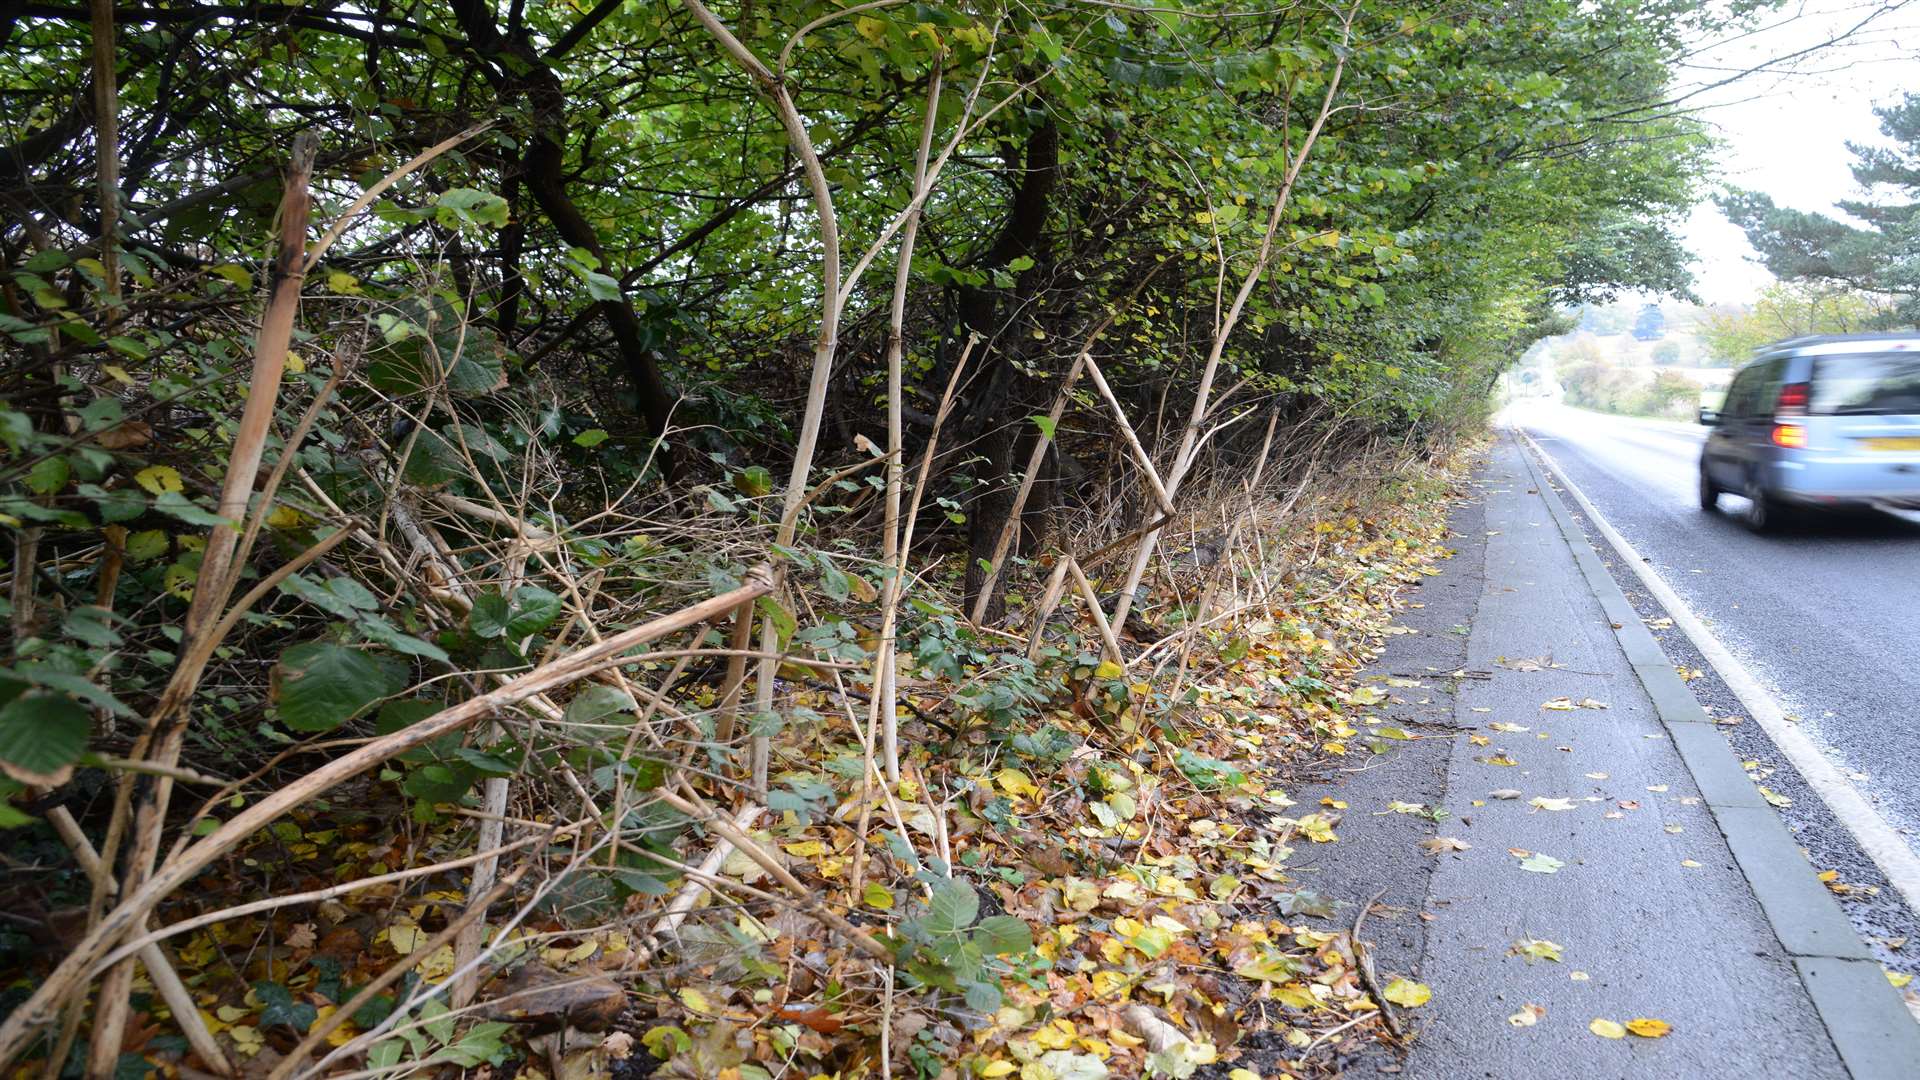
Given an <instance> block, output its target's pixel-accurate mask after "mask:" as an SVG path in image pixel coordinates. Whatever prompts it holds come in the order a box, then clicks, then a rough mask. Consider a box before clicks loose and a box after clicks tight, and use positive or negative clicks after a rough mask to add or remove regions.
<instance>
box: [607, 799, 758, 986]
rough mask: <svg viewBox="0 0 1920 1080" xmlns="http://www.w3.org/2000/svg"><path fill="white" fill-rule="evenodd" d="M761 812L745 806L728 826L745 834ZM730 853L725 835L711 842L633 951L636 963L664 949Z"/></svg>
mask: <svg viewBox="0 0 1920 1080" xmlns="http://www.w3.org/2000/svg"><path fill="white" fill-rule="evenodd" d="M763 812H764V811H763V810H762V808H761V807H760V806H758V805H755V804H752V803H749V804H747V805H746V806H743V807H741V808H740V809H739V810H737V811H735V812H734V815H733V821H732V825H733V827H734V828H735V829H738V830H740V831H741V832H746V831H747V830H748V829H751V828H753V823H754V821H755V820H756V819H758V818H759V817H760V815H761V814H762V813H763ZM733 851H734V847H733V841H731V840H729V839H727V838H726V837H725V836H722V837H720V838H719V839H718V840H715V841H714V844H713V850H712V851H709V852H707V857H706V858H704V859H702V860H700V864H699V866H697V867H695V868H694V870H693V872H692V873H690V874H688V875H687V883H686V885H684V886H682V887H681V889H680V892H679V893H678V894H676V895H675V896H674V898H673V900H672V901H671V902H670V903H668V904H667V910H666V912H665V913H664V914H662V915H661V916H660V918H659V920H658V921H657V922H655V923H654V924H653V929H652V930H650V931H648V932H647V937H646V940H644V941H642V942H641V943H640V946H639V948H638V949H637V950H636V955H637V957H638V959H637V961H636V962H638V963H645V962H646V961H647V960H649V959H651V958H652V957H653V956H654V954H655V953H657V952H659V951H660V950H661V949H662V948H665V947H666V939H667V938H669V937H672V936H673V933H674V931H676V930H678V929H680V924H681V923H683V922H686V921H687V916H688V915H689V914H690V913H691V912H692V911H693V905H695V904H697V903H699V902H700V896H701V894H702V893H707V892H711V891H713V886H712V884H710V882H711V880H712V879H713V878H714V877H716V876H717V875H718V874H719V873H720V868H721V867H722V866H724V865H726V862H727V859H728V858H729V857H730V856H732V855H733Z"/></svg>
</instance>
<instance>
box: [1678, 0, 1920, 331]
mask: <svg viewBox="0 0 1920 1080" xmlns="http://www.w3.org/2000/svg"><path fill="white" fill-rule="evenodd" d="M1863 21H1865V22H1866V27H1865V29H1863V30H1861V31H1859V32H1857V33H1855V34H1854V35H1853V36H1852V37H1851V38H1850V39H1849V41H1848V42H1847V43H1846V44H1843V45H1836V46H1833V47H1831V48H1827V49H1823V50H1820V51H1819V52H1817V53H1815V54H1813V55H1811V56H1809V57H1805V58H1801V59H1797V60H1793V61H1790V62H1788V63H1785V64H1782V65H1780V67H1781V69H1782V70H1779V71H1778V72H1777V73H1768V74H1761V75H1754V76H1750V77H1748V78H1744V79H1741V80H1739V81H1738V82H1735V83H1733V84H1731V85H1728V86H1725V87H1721V88H1718V89H1714V90H1709V91H1707V92H1706V93H1705V94H1702V95H1701V96H1700V98H1698V99H1696V100H1698V101H1703V102H1706V103H1707V104H1708V105H1709V108H1707V109H1706V110H1705V111H1704V112H1703V113H1701V118H1702V119H1703V120H1705V121H1706V122H1707V123H1708V124H1709V125H1711V127H1712V128H1713V130H1714V132H1715V133H1716V134H1717V135H1718V136H1719V137H1720V138H1721V139H1722V140H1723V142H1724V145H1723V146H1722V148H1721V150H1720V154H1719V161H1720V168H1721V174H1722V179H1723V181H1724V182H1725V183H1727V184H1730V185H1733V186H1737V187H1743V188H1750V189H1753V190H1758V191H1763V192H1766V193H1767V194H1769V195H1771V196H1773V198H1774V201H1775V202H1778V203H1780V204H1782V205H1785V206H1792V207H1795V208H1797V209H1801V210H1812V211H1820V212H1826V213H1833V212H1835V211H1834V205H1833V204H1834V203H1835V202H1836V201H1838V200H1841V199H1848V198H1854V197H1857V196H1858V195H1859V194H1860V191H1859V188H1858V187H1857V185H1855V184H1854V182H1853V175H1852V173H1850V172H1849V171H1848V166H1849V165H1850V164H1851V163H1852V161H1853V155H1852V154H1851V153H1849V152H1848V150H1847V145H1846V144H1847V143H1848V142H1849V141H1853V142H1879V141H1884V140H1883V137H1882V136H1881V135H1880V131H1879V126H1878V124H1877V122H1876V119H1875V117H1874V115H1873V112H1872V108H1873V106H1874V105H1877V104H1884V103H1887V102H1889V101H1892V100H1894V99H1897V98H1898V97H1899V96H1900V94H1901V93H1902V92H1903V91H1907V90H1920V0H1914V2H1906V3H1903V2H1900V0H1888V2H1879V3H1863V2H1861V0H1805V2H1799V3H1789V4H1787V5H1786V6H1785V7H1783V8H1782V9H1781V10H1780V11H1779V12H1778V13H1776V14H1774V15H1773V16H1771V17H1769V18H1767V19H1765V20H1764V22H1763V24H1762V25H1763V28H1762V29H1761V30H1760V31H1759V32H1757V33H1754V34H1751V35H1749V36H1746V37H1743V38H1740V39H1737V40H1724V41H1718V42H1713V43H1706V44H1707V46H1708V47H1705V48H1703V50H1702V51H1700V52H1698V53H1696V54H1695V55H1694V56H1693V57H1691V58H1690V65H1689V67H1688V68H1687V69H1685V70H1683V71H1682V73H1681V76H1682V80H1683V85H1682V88H1681V89H1682V91H1683V92H1684V91H1685V90H1686V89H1687V88H1688V87H1689V86H1691V87H1695V88H1697V87H1699V86H1701V85H1703V84H1708V83H1712V82H1717V81H1718V80H1720V79H1723V78H1725V77H1726V76H1727V75H1729V74H1731V73H1732V72H1733V71H1737V70H1741V69H1745V68H1750V67H1753V66H1755V65H1758V64H1761V63H1764V62H1767V61H1774V60H1778V59H1779V58H1782V57H1787V56H1790V55H1791V54H1794V53H1797V52H1800V51H1801V50H1804V49H1807V48H1809V47H1810V46H1813V45H1816V44H1818V43H1820V42H1823V41H1826V40H1828V39H1831V38H1833V37H1835V36H1837V35H1839V34H1841V33H1842V32H1843V31H1846V30H1847V29H1849V28H1852V27H1854V26H1856V25H1857V24H1860V23H1862V22H1863ZM1684 235H1685V239H1686V240H1687V242H1688V245H1689V247H1691V249H1692V250H1693V252H1694V254H1695V255H1697V256H1698V257H1699V262H1697V263H1696V264H1695V266H1694V272H1695V276H1696V278H1697V279H1698V284H1697V285H1696V286H1695V291H1696V292H1698V293H1699V294H1700V296H1701V299H1702V300H1704V301H1706V302H1707V303H1723V302H1724V303H1742V302H1745V301H1747V300H1750V299H1752V297H1753V295H1754V293H1755V292H1756V291H1757V290H1758V289H1759V288H1760V287H1762V286H1764V285H1765V284H1766V283H1767V282H1768V281H1769V280H1771V278H1770V276H1769V275H1768V274H1767V272H1766V270H1765V269H1764V268H1763V267H1761V266H1759V265H1757V263H1756V262H1755V261H1754V258H1755V256H1754V252H1753V249H1752V248H1751V247H1749V246H1748V245H1747V242H1746V238H1745V237H1744V236H1743V235H1741V233H1740V230H1739V229H1736V228H1734V226H1733V225H1732V224H1731V223H1730V222H1728V221H1727V219H1726V218H1725V217H1723V216H1722V215H1721V213H1720V211H1719V209H1718V208H1716V207H1715V206H1713V205H1712V204H1711V203H1707V204H1705V205H1702V206H1701V207H1699V208H1698V209H1696V210H1695V211H1694V213H1693V216H1692V217H1691V218H1690V219H1689V220H1688V222H1687V224H1686V228H1685V230H1684Z"/></svg>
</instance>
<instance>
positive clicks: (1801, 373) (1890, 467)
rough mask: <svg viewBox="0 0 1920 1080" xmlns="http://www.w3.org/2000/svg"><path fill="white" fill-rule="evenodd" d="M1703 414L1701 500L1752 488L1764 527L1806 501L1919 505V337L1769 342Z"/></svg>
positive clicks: (1752, 504)
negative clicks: (1718, 402) (1717, 402)
mask: <svg viewBox="0 0 1920 1080" xmlns="http://www.w3.org/2000/svg"><path fill="white" fill-rule="evenodd" d="M1700 422H1701V423H1702V424H1706V425H1708V426H1710V427H1712V429H1713V430H1712V431H1711V432H1709V433H1708V434H1707V443H1706V447H1705V449H1704V450H1702V451H1701V454H1700V508H1701V509H1703V510H1713V509H1715V508H1717V507H1718V506H1719V504H1720V496H1721V494H1722V493H1723V492H1732V493H1734V494H1738V495H1745V496H1746V497H1747V499H1748V506H1747V513H1746V521H1747V524H1748V525H1749V526H1750V527H1752V528H1753V529H1754V530H1756V531H1765V530H1767V529H1770V528H1774V527H1776V526H1778V525H1779V524H1781V523H1782V521H1783V520H1784V518H1785V517H1786V516H1787V515H1789V514H1791V513H1793V512H1794V511H1796V510H1804V509H1808V508H1836V509H1837V508H1846V507H1861V506H1890V507H1920V333H1906V334H1849V335H1845V336H1834V337H1801V338H1793V339H1792V340H1789V341H1782V342H1780V343H1779V344H1777V345H1769V346H1767V347H1766V348H1764V349H1761V350H1759V352H1758V353H1757V354H1756V355H1755V359H1754V360H1753V362H1752V363H1749V364H1748V365H1747V366H1745V367H1743V368H1741V369H1740V371H1739V373H1738V374H1736V375H1735V376H1734V377H1733V382H1732V384H1731V385H1730V386H1729V387H1728V388H1727V397H1726V400H1725V401H1724V402H1722V404H1721V406H1720V408H1719V409H1718V410H1715V409H1710V408H1706V407H1702V408H1701V410H1700Z"/></svg>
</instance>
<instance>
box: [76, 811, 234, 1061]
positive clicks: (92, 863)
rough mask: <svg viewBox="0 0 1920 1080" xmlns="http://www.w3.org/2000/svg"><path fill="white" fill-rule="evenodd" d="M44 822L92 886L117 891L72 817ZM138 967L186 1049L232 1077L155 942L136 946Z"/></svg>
mask: <svg viewBox="0 0 1920 1080" xmlns="http://www.w3.org/2000/svg"><path fill="white" fill-rule="evenodd" d="M47 820H48V821H50V822H52V823H53V831H54V832H55V833H58V834H59V836H60V839H61V840H62V841H64V842H65V843H66V845H67V850H69V851H71V852H73V861H74V862H77V863H79V864H80V869H81V871H82V872H84V873H85V874H86V875H87V876H88V877H89V878H92V879H93V880H94V882H95V884H96V885H97V886H98V887H100V888H102V889H104V890H105V891H106V893H107V894H109V895H111V894H112V893H114V892H117V891H119V888H120V883H119V882H117V881H115V880H113V875H112V873H111V872H110V871H109V870H108V869H107V867H106V866H105V865H104V864H103V863H101V861H100V854H99V852H97V851H95V850H94V849H93V841H91V840H88V839H87V834H86V833H85V832H82V831H81V829H80V823H79V822H77V821H75V820H73V814H72V813H70V812H68V810H67V808H66V807H64V806H56V807H54V808H53V809H52V810H49V811H48V812H47ZM139 957H140V963H141V966H143V967H145V968H146V969H147V977H148V978H150V979H152V980H153V988H154V989H155V990H157V991H159V993H160V999H161V1000H162V1001H165V1002H166V1003H167V1008H168V1010H169V1011H171V1012H172V1013H173V1018H174V1020H175V1022H177V1023H178V1024H179V1025H180V1032H181V1034H183V1035H185V1036H186V1037H187V1045H189V1046H191V1047H193V1052H194V1053H196V1054H199V1055H200V1060H202V1061H204V1062H206V1063H207V1068H209V1069H212V1070H213V1071H214V1072H216V1073H219V1074H220V1075H221V1076H232V1075H233V1063H232V1062H231V1061H228V1060H227V1055H226V1052H225V1051H223V1050H221V1049H220V1044H219V1043H218V1042H217V1041H215V1040H214V1037H213V1032H211V1031H209V1030H207V1024H206V1021H205V1020H202V1019H201V1018H200V1007H199V1006H198V1005H197V1004H195V1003H194V1000H193V994H192V993H191V992H190V991H188V990H187V984H186V983H184V982H182V981H181V980H180V974H179V972H177V971H175V970H174V967H173V961H171V960H169V959H167V954H166V953H165V952H163V951H162V950H161V948H160V945H159V943H158V942H148V943H147V944H145V945H142V946H140V951H139Z"/></svg>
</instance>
